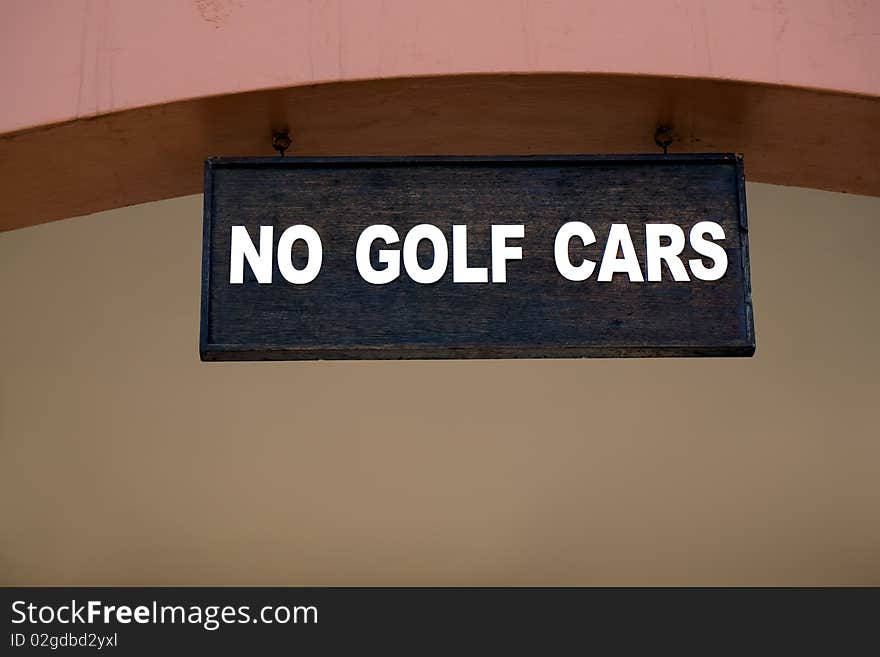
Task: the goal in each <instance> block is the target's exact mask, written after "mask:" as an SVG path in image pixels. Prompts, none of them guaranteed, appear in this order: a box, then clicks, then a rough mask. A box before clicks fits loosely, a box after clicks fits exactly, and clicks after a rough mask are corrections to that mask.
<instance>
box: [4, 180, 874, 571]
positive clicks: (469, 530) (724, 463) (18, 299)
mask: <svg viewBox="0 0 880 657" xmlns="http://www.w3.org/2000/svg"><path fill="white" fill-rule="evenodd" d="M748 193H749V204H750V208H749V209H750V223H751V246H752V276H753V284H754V299H755V312H756V331H757V339H758V353H757V356H756V357H755V358H754V359H745V360H718V359H708V360H630V361H621V360H609V361H600V360H592V361H591V360H583V361H579V360H570V361H495V362H429V363H422V362H402V363H395V362H351V363H247V364H237V363H230V364H202V363H200V362H199V360H198V350H197V339H198V336H197V334H198V309H199V277H200V238H201V214H200V213H201V198H200V197H187V198H180V199H175V200H171V201H163V202H158V203H153V204H149V205H142V206H135V207H131V208H126V209H121V210H114V211H110V212H106V213H101V214H98V215H93V216H90V217H84V218H77V219H72V220H66V221H61V222H57V223H54V224H48V225H43V226H38V227H33V228H26V229H22V230H17V231H13V232H8V233H3V234H0V300H2V313H0V318H2V321H0V364H2V366H0V513H2V523H0V584H55V585H60V584H92V585H98V584H120V585H134V584H144V585H158V584H170V585H182V584H277V585H310V584H317V585H332V584H685V583H688V584H710V583H711V584H875V585H877V584H880V556H878V555H880V430H878V428H877V419H878V410H880V401H878V399H880V374H878V365H880V346H878V339H877V336H878V335H880V304H878V291H877V289H878V288H877V286H878V284H880V275H878V271H880V270H878V267H877V257H876V252H877V251H876V244H877V243H878V241H880V221H878V219H880V199H878V198H867V197H858V196H845V195H839V194H832V193H827V192H818V191H809V190H801V189H793V188H780V187H771V186H766V185H756V184H752V185H750V186H749V189H748ZM731 399H733V400H735V402H736V407H737V408H738V410H737V411H733V412H732V411H731V410H730V407H729V401H730V400H731Z"/></svg>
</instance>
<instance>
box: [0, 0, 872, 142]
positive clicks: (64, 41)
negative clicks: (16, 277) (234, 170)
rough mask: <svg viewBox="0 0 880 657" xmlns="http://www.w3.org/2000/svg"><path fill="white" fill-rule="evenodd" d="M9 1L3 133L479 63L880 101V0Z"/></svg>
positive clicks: (479, 68)
mask: <svg viewBox="0 0 880 657" xmlns="http://www.w3.org/2000/svg"><path fill="white" fill-rule="evenodd" d="M0 12H2V20H0V60H2V61H3V66H2V67H0V92H2V95H3V98H4V102H2V103H0V134H3V133H9V132H14V131H18V130H22V129H26V128H30V127H35V126H40V125H45V124H51V123H57V122H62V121H68V120H72V119H76V118H81V117H88V116H94V115H97V114H104V113H108V112H114V111H118V110H124V109H130V108H134V107H141V106H148V105H157V104H162V103H168V102H172V101H176V100H181V99H187V98H197V97H203V96H210V95H218V94H229V93H236V92H241V91H249V90H257V89H265V88H274V87H288V86H295V85H306V84H312V83H320V82H327V81H338V80H356V79H372V78H387V77H402V76H418V75H445V74H460V73H474V72H480V73H498V72H515V73H520V72H521V73H527V72H584V73H599V72H602V73H624V74H650V75H662V76H688V77H704V78H720V79H733V80H743V81H750V82H757V83H766V84H773V85H795V86H803V87H810V88H817V89H826V90H833V91H840V92H846V93H852V94H860V95H867V96H874V97H877V96H880V2H864V1H856V0H776V1H770V0H753V1H750V2H745V1H738V0H705V1H700V0H629V1H627V0H520V1H514V0H442V1H439V0H323V1H321V0H313V1H307V0H194V1H191V2H187V1H183V0H150V1H149V2H133V1H132V2H126V1H123V0H2V1H0ZM585 111H588V108H585Z"/></svg>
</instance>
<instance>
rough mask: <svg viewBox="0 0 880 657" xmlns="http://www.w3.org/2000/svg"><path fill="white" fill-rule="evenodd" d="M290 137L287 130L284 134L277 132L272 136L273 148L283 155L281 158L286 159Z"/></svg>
mask: <svg viewBox="0 0 880 657" xmlns="http://www.w3.org/2000/svg"><path fill="white" fill-rule="evenodd" d="M291 143H292V142H291V141H290V135H289V134H288V133H287V131H286V130H285V131H284V132H275V133H273V134H272V148H274V149H275V150H276V151H278V152H279V153H281V157H284V151H286V150H287V149H288V148H290V144H291Z"/></svg>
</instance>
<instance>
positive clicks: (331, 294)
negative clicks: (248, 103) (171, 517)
mask: <svg viewBox="0 0 880 657" xmlns="http://www.w3.org/2000/svg"><path fill="white" fill-rule="evenodd" d="M200 347H201V349H200V351H201V357H202V359H203V360H312V359H325V358H326V359H370V358H540V357H551V358H560V357H584V356H621V357H633V356H637V357H638V356H751V355H752V354H753V353H754V351H755V337H754V332H753V324H752V308H751V292H750V283H749V255H748V229H747V223H746V202H745V184H744V178H743V168H742V160H741V158H740V157H738V156H735V155H732V154H722V155H708V154H706V155H609V156H541V157H454V158H453V157H404V158H380V157H339V158H293V157H285V158H249V159H211V160H208V161H207V163H206V166H205V224H204V252H203V280H202V324H201V345H200Z"/></svg>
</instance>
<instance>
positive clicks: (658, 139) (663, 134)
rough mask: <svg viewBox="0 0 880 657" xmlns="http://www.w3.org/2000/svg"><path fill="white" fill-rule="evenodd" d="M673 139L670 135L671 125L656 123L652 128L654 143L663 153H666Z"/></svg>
mask: <svg viewBox="0 0 880 657" xmlns="http://www.w3.org/2000/svg"><path fill="white" fill-rule="evenodd" d="M673 141H675V139H674V138H673V136H672V126H671V125H658V126H657V129H656V130H654V143H655V144H657V145H658V146H659V147H660V148H662V149H663V154H664V155H667V154H668V153H667V151H668V149H669V146H670V144H672V142H673Z"/></svg>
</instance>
